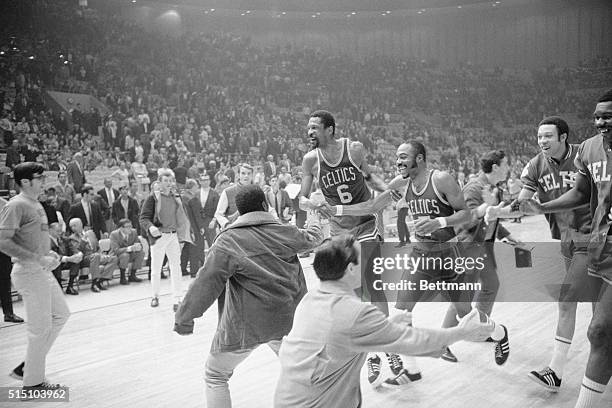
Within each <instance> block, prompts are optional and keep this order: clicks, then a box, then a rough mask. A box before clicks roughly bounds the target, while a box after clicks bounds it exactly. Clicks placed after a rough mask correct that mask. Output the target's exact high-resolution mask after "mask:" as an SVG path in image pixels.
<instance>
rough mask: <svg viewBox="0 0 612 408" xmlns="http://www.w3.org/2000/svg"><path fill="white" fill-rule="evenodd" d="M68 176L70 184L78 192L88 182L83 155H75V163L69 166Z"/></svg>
mask: <svg viewBox="0 0 612 408" xmlns="http://www.w3.org/2000/svg"><path fill="white" fill-rule="evenodd" d="M66 173H67V174H68V183H70V184H72V185H73V186H74V189H75V190H76V191H80V190H81V188H82V187H83V185H84V184H85V183H87V180H85V169H84V168H83V154H82V153H80V152H79V153H76V154H75V155H74V161H72V162H70V164H68V167H67V168H66Z"/></svg>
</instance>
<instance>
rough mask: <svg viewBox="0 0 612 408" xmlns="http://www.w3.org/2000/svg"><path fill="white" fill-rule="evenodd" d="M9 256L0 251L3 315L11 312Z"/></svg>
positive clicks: (0, 297) (0, 290)
mask: <svg viewBox="0 0 612 408" xmlns="http://www.w3.org/2000/svg"><path fill="white" fill-rule="evenodd" d="M12 269H13V263H12V262H11V257H10V256H8V255H5V254H3V253H2V252H0V301H1V302H2V311H3V312H4V315H5V316H6V315H12V314H13V299H12V298H11V270H12Z"/></svg>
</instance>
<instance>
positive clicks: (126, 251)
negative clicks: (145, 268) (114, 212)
mask: <svg viewBox="0 0 612 408" xmlns="http://www.w3.org/2000/svg"><path fill="white" fill-rule="evenodd" d="M110 246H111V253H113V254H114V255H115V256H117V257H118V260H119V271H120V273H121V278H120V281H119V283H120V284H122V285H129V283H130V282H140V281H141V280H142V279H140V278H138V277H137V276H136V271H138V269H140V266H141V265H142V260H143V258H144V250H143V249H144V248H143V247H142V244H141V242H140V238H138V234H137V233H136V230H135V229H134V228H133V227H132V223H131V221H130V220H129V219H127V218H122V219H120V220H119V221H118V222H117V229H116V230H115V231H113V232H111V234H110ZM128 267H129V269H128ZM126 272H127V273H126ZM126 275H127V276H128V278H127V279H126Z"/></svg>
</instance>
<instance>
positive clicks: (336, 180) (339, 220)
mask: <svg viewBox="0 0 612 408" xmlns="http://www.w3.org/2000/svg"><path fill="white" fill-rule="evenodd" d="M340 141H341V142H342V155H341V156H340V160H339V161H338V162H337V163H329V162H328V161H327V160H326V159H325V157H324V156H323V153H322V152H321V150H320V149H319V148H317V158H318V162H319V171H318V176H317V180H318V182H319V188H320V189H321V192H322V193H323V196H324V197H325V199H326V201H327V202H328V203H329V204H330V205H351V204H359V203H363V202H364V201H368V200H369V199H370V198H371V196H372V194H371V193H370V190H369V189H368V186H367V184H366V181H365V178H364V177H363V173H362V172H361V169H360V168H359V167H358V166H357V165H355V163H354V162H353V160H352V158H351V154H350V151H349V140H348V139H346V138H342V139H340ZM372 220H374V215H365V216H353V215H343V216H340V217H332V219H331V220H330V224H331V227H332V230H337V228H340V229H344V230H351V229H353V228H355V227H357V226H359V225H361V224H364V223H366V222H369V221H372ZM334 227H336V228H334Z"/></svg>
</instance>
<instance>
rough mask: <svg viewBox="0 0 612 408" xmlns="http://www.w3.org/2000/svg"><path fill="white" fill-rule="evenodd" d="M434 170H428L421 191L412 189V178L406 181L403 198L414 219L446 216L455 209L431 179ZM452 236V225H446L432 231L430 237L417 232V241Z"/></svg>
mask: <svg viewBox="0 0 612 408" xmlns="http://www.w3.org/2000/svg"><path fill="white" fill-rule="evenodd" d="M434 172H435V170H430V171H429V175H428V176H427V183H426V184H425V187H423V189H422V190H421V191H416V190H415V189H414V184H412V180H410V181H409V182H408V186H407V187H406V195H405V200H406V203H407V204H408V211H410V213H411V214H412V217H414V219H415V220H416V219H418V218H420V217H429V218H438V217H448V216H450V215H453V214H454V213H455V209H454V208H453V207H452V206H451V205H450V203H449V202H448V201H446V199H444V198H443V197H442V196H441V195H440V193H439V191H438V189H437V188H436V184H435V182H434V181H433V175H434ZM454 237H455V229H454V228H453V227H446V228H442V229H439V230H437V231H434V232H432V234H431V237H424V236H421V235H418V234H417V238H418V239H419V241H425V242H427V241H429V242H431V241H436V242H446V241H448V240H450V239H452V238H454Z"/></svg>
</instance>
